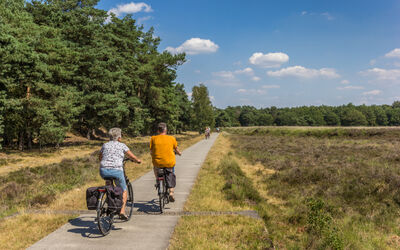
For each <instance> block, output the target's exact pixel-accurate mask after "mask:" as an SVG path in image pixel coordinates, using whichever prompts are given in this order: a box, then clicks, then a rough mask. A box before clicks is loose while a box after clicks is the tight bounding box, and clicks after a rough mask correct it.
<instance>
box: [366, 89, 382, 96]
mask: <svg viewBox="0 0 400 250" xmlns="http://www.w3.org/2000/svg"><path fill="white" fill-rule="evenodd" d="M381 93H382V91H380V90H379V89H374V90H371V91H367V92H364V93H362V94H363V95H379V94H381Z"/></svg>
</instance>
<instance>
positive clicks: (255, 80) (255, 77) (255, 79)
mask: <svg viewBox="0 0 400 250" xmlns="http://www.w3.org/2000/svg"><path fill="white" fill-rule="evenodd" d="M251 80H252V81H254V82H258V81H260V80H261V78H260V77H258V76H253V77H252V78H251Z"/></svg>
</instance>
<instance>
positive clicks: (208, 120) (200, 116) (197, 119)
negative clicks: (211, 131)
mask: <svg viewBox="0 0 400 250" xmlns="http://www.w3.org/2000/svg"><path fill="white" fill-rule="evenodd" d="M192 105H193V118H192V119H193V128H194V129H196V130H197V131H199V132H202V131H204V129H205V128H206V127H214V124H215V119H214V113H213V107H212V104H211V101H210V98H209V96H208V89H207V87H206V86H205V85H204V84H200V85H199V86H194V87H193V88H192Z"/></svg>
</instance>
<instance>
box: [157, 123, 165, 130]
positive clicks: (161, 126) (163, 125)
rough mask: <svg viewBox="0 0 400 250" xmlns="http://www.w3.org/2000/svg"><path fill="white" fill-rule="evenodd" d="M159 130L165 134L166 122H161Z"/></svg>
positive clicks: (158, 126)
mask: <svg viewBox="0 0 400 250" xmlns="http://www.w3.org/2000/svg"><path fill="white" fill-rule="evenodd" d="M157 130H158V131H159V132H164V131H165V130H167V124H166V123H165V122H160V123H159V124H158V125H157Z"/></svg>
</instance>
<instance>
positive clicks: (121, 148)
mask: <svg viewBox="0 0 400 250" xmlns="http://www.w3.org/2000/svg"><path fill="white" fill-rule="evenodd" d="M127 151H129V148H128V146H126V145H125V144H124V143H121V142H119V141H109V142H107V143H104V144H103V146H102V147H101V150H100V152H101V153H102V156H103V158H102V159H101V162H100V167H101V168H112V169H118V170H123V169H122V167H123V164H124V163H123V161H124V157H125V153H126V152H127Z"/></svg>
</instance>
